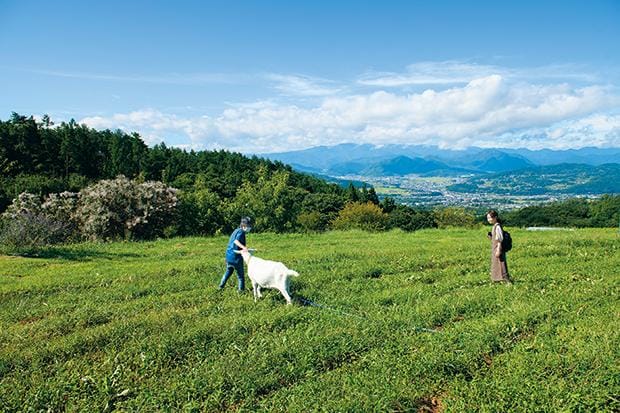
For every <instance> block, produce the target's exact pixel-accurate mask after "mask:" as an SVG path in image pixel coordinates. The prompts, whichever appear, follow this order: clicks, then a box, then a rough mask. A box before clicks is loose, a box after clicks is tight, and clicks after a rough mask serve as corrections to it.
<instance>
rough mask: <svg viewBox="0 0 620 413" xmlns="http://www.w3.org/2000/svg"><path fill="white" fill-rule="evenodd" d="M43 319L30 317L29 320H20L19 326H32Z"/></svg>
mask: <svg viewBox="0 0 620 413" xmlns="http://www.w3.org/2000/svg"><path fill="white" fill-rule="evenodd" d="M41 319H43V317H40V316H35V317H28V318H24V319H23V320H19V324H21V325H26V324H32V323H36V322H37V321H39V320H41Z"/></svg>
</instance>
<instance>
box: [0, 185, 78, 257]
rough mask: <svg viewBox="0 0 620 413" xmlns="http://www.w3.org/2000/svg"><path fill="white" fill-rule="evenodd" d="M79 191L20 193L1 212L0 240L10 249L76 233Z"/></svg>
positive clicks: (52, 241) (56, 240)
mask: <svg viewBox="0 0 620 413" xmlns="http://www.w3.org/2000/svg"><path fill="white" fill-rule="evenodd" d="M77 198H78V194H76V193H71V192H63V193H62V194H50V195H48V196H47V197H45V198H44V199H43V200H41V198H40V197H39V196H37V195H34V194H30V193H27V192H24V193H21V194H19V196H18V197H17V198H16V199H14V200H13V203H12V204H11V205H10V206H9V207H8V208H7V210H6V211H5V212H4V213H3V214H2V216H0V244H2V245H3V246H4V247H5V248H7V249H9V250H15V249H24V248H26V249H28V248H36V247H40V246H44V245H49V244H57V243H62V242H66V241H68V240H71V239H72V238H74V237H75V236H76V229H77V226H76V222H75V219H74V212H75V209H76V206H77Z"/></svg>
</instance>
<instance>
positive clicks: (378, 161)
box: [259, 143, 620, 176]
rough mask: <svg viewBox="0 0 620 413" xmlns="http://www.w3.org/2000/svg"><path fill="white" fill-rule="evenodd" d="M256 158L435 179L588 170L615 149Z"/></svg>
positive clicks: (330, 171)
mask: <svg viewBox="0 0 620 413" xmlns="http://www.w3.org/2000/svg"><path fill="white" fill-rule="evenodd" d="M259 156H262V157H265V158H268V159H271V160H278V161H282V162H284V163H288V164H291V165H293V166H294V167H295V168H296V169H298V170H300V171H305V172H312V173H320V174H324V175H332V176H334V175H335V176H343V175H367V176H394V175H407V174H414V173H415V174H425V175H428V174H433V172H434V171H436V173H437V175H455V174H467V173H471V174H486V173H501V172H509V171H516V170H520V169H524V168H529V167H533V166H537V165H539V166H544V165H554V164H562V163H573V164H586V165H590V166H597V165H602V164H605V163H617V162H620V148H581V149H569V150H551V149H542V150H530V149H525V148H524V149H503V148H490V149H489V148H477V147H470V148H466V149H463V150H454V149H442V148H439V147H437V146H428V145H383V146H374V145H370V144H354V143H345V144H340V145H335V146H317V147H313V148H309V149H305V150H300V151H292V152H281V153H271V154H259Z"/></svg>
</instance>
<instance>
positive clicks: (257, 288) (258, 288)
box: [256, 284, 263, 298]
mask: <svg viewBox="0 0 620 413" xmlns="http://www.w3.org/2000/svg"><path fill="white" fill-rule="evenodd" d="M256 292H257V293H258V298H263V295H262V294H261V292H260V285H258V284H256Z"/></svg>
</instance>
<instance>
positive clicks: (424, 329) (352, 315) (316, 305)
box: [297, 297, 439, 333]
mask: <svg viewBox="0 0 620 413" xmlns="http://www.w3.org/2000/svg"><path fill="white" fill-rule="evenodd" d="M297 299H298V300H299V301H301V302H302V303H304V304H306V305H309V306H312V307H317V308H322V309H325V310H330V311H333V312H335V313H338V314H342V315H345V316H348V317H355V318H359V319H361V320H368V321H371V320H370V319H369V318H368V317H364V316H361V315H358V314H351V313H346V312H344V311H342V310H339V309H337V308H334V307H330V306H327V305H322V304H319V303H315V302H314V301H312V300H308V299H306V298H303V297H297ZM412 329H413V331H416V332H425V333H439V331H437V330H433V329H431V328H425V327H418V326H414V327H413V328H412Z"/></svg>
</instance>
